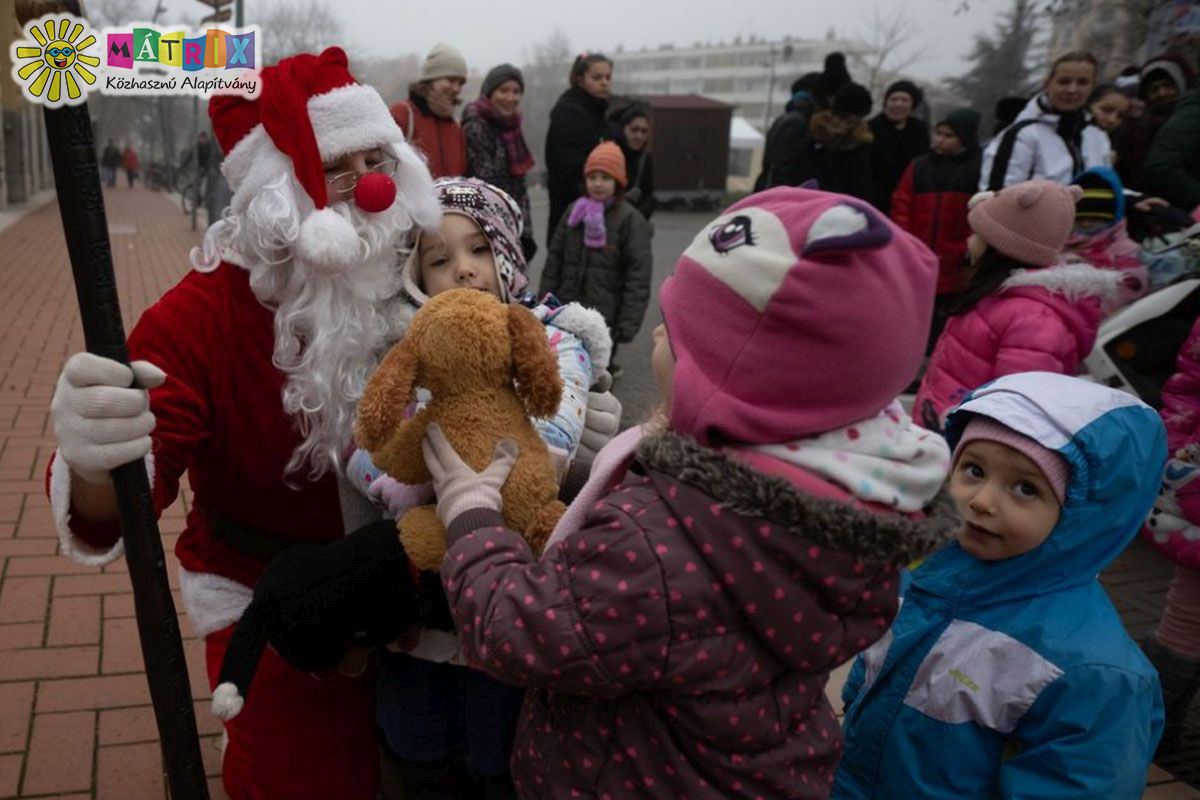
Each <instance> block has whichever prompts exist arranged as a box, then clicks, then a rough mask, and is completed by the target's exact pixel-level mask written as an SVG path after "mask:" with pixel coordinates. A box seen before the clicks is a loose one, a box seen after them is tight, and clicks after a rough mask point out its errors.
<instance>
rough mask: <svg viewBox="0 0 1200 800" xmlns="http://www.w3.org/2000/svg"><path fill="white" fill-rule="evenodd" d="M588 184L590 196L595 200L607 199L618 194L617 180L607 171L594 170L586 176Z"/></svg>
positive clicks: (585, 179)
mask: <svg viewBox="0 0 1200 800" xmlns="http://www.w3.org/2000/svg"><path fill="white" fill-rule="evenodd" d="M584 181H585V182H586V184H587V193H588V197H590V198H592V199H593V200H607V199H608V198H610V197H612V196H613V195H614V194H616V191H617V181H616V179H615V178H613V177H612V176H611V175H609V174H608V173H606V172H600V171H598V170H593V171H592V172H589V173H588V174H587V175H585V176H584Z"/></svg>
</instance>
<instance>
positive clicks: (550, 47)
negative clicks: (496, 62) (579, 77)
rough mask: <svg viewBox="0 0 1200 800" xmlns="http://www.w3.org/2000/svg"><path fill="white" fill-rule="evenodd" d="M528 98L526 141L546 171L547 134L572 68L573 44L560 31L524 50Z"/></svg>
mask: <svg viewBox="0 0 1200 800" xmlns="http://www.w3.org/2000/svg"><path fill="white" fill-rule="evenodd" d="M524 56H525V66H524V68H523V69H522V72H523V73H524V75H525V96H524V97H523V98H522V100H521V113H522V116H523V118H524V129H525V140H526V141H527V142H529V147H530V148H531V149H532V150H533V152H534V155H535V157H536V158H537V159H538V163H539V164H540V165H541V166H542V167H545V164H546V160H545V145H546V131H548V130H549V129H550V110H551V109H552V108H554V103H555V102H556V101H557V100H558V96H559V95H561V94H562V93H563V92H564V91H566V89H567V72H568V70H569V69H570V66H571V42H570V40H569V39H568V38H567V35H566V34H565V33H563V32H562V31H561V30H559V29H557V28H556V29H555V30H554V32H553V33H551V34H550V35H549V36H547V37H546V38H545V39H543V40H541V41H538V42H534V43H533V44H532V45H530V46H529V47H528V48H526V49H525V52H524Z"/></svg>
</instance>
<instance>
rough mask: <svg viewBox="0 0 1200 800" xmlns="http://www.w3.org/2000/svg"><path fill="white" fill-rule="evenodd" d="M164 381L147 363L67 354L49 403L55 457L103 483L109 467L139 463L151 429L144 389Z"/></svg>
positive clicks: (82, 475) (147, 447) (87, 478)
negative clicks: (55, 448) (52, 423)
mask: <svg viewBox="0 0 1200 800" xmlns="http://www.w3.org/2000/svg"><path fill="white" fill-rule="evenodd" d="M166 379H167V376H166V373H164V372H163V371H162V370H161V369H159V368H158V367H156V366H154V365H153V364H151V363H149V362H147V361H135V362H133V365H132V368H130V367H127V366H125V365H124V364H121V363H119V362H117V361H113V360H112V359H108V358H101V357H100V356H97V355H93V354H91V353H76V354H75V355H73V356H71V357H70V358H69V359H67V363H66V365H65V366H63V371H62V374H61V375H59V376H58V386H57V387H55V389H54V399H53V400H51V401H50V415H51V417H52V418H53V420H54V434H55V436H56V437H57V438H58V453H59V457H61V458H62V459H63V460H64V461H65V462H67V465H68V466H69V467H70V468H71V471H72V472H74V473H75V474H76V475H78V476H79V477H80V478H83V479H84V480H85V481H88V482H90V483H108V482H109V481H111V480H112V478H111V477H110V475H109V470H112V469H114V468H116V467H119V466H121V465H122V464H128V463H130V462H131V461H139V460H140V459H141V458H143V457H144V456H145V455H146V454H147V453H149V452H150V431H152V430H154V414H153V413H151V411H150V395H149V394H148V393H147V392H146V390H147V389H153V388H154V387H156V386H161V385H162V383H163V381H165V380H166ZM131 387H136V388H131Z"/></svg>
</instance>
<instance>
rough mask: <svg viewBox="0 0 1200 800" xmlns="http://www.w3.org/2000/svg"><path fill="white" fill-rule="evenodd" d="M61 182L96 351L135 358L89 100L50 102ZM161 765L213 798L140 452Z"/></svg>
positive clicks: (132, 528) (145, 594)
mask: <svg viewBox="0 0 1200 800" xmlns="http://www.w3.org/2000/svg"><path fill="white" fill-rule="evenodd" d="M16 11H17V20H18V22H19V23H20V26H21V28H22V29H24V27H25V24H26V23H27V22H29V21H30V20H32V19H36V18H37V17H40V16H42V15H43V14H72V15H74V16H76V17H80V18H82V17H83V14H82V11H81V9H80V6H79V2H78V0H57V1H56V0H50V2H45V1H42V2H39V1H38V0H18V2H17V4H16ZM44 113H45V119H46V136H47V138H48V139H49V142H50V158H51V161H52V162H53V165H54V186H55V189H56V190H57V193H58V210H59V212H60V213H61V215H62V225H63V234H64V236H65V237H66V240H67V252H68V254H69V255H70V259H71V272H72V274H73V275H74V279H75V295H76V297H77V299H78V301H79V317H80V320H81V321H82V323H83V336H84V341H85V342H86V344H87V349H88V352H89V353H95V354H96V355H98V356H103V357H104V358H111V359H113V360H114V361H119V362H121V363H122V364H128V363H129V354H128V352H127V351H126V349H125V330H124V327H123V325H122V323H121V308H120V306H119V305H118V302H117V284H116V279H115V277H114V275H113V265H112V250H111V248H110V246H109V241H108V221H107V219H106V218H105V214H104V195H103V193H102V192H101V190H100V173H99V169H98V164H97V163H96V146H95V141H94V139H93V137H92V122H91V117H90V116H89V114H88V106H87V103H86V102H84V103H80V104H78V105H73V106H63V107H61V108H46V109H44ZM112 478H113V485H114V487H115V489H116V494H117V505H118V509H119V514H120V520H121V538H122V539H123V540H124V542H125V560H126V562H127V563H128V565H129V579H130V582H131V583H132V584H133V599H134V608H135V610H136V612H137V623H138V635H139V637H140V638H141V642H142V658H143V660H144V662H145V665H146V680H147V682H148V683H149V684H150V700H151V702H152V703H153V704H154V717H155V719H156V721H157V722H158V733H159V739H160V742H161V744H162V753H163V769H164V771H165V772H166V776H167V785H168V787H169V789H170V793H171V797H172V798H174V800H208V782H207V780H206V778H205V775H204V762H203V761H202V760H201V757H200V739H199V736H198V734H197V732H196V717H195V713H194V712H193V708H192V692H191V685H190V684H189V682H188V671H187V662H186V661H185V660H184V656H183V640H182V639H181V638H180V635H179V621H178V619H177V618H176V616H175V602H174V599H173V598H172V597H171V587H170V584H169V583H168V582H167V570H166V562H165V559H164V557H163V547H162V539H161V538H160V537H159V532H158V522H157V520H156V518H155V513H154V502H153V499H152V498H151V495H150V483H149V481H148V480H147V478H146V469H145V467H144V466H143V464H142V462H141V461H137V462H134V463H132V464H125V465H124V466H121V467H117V468H116V469H114V470H113V471H112Z"/></svg>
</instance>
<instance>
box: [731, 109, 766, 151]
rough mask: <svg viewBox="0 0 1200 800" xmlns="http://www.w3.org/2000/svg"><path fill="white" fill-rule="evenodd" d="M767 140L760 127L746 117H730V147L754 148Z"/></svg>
mask: <svg viewBox="0 0 1200 800" xmlns="http://www.w3.org/2000/svg"><path fill="white" fill-rule="evenodd" d="M764 141H766V137H764V136H763V135H762V134H761V133H759V132H758V129H757V128H755V127H754V126H753V125H751V124H750V123H749V122H748V121H747V120H746V118H745V117H739V116H734V117H731V118H730V119H729V147H730V148H731V149H734V150H754V149H756V148H758V147H760V146H761V145H762V143H763V142H764Z"/></svg>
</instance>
